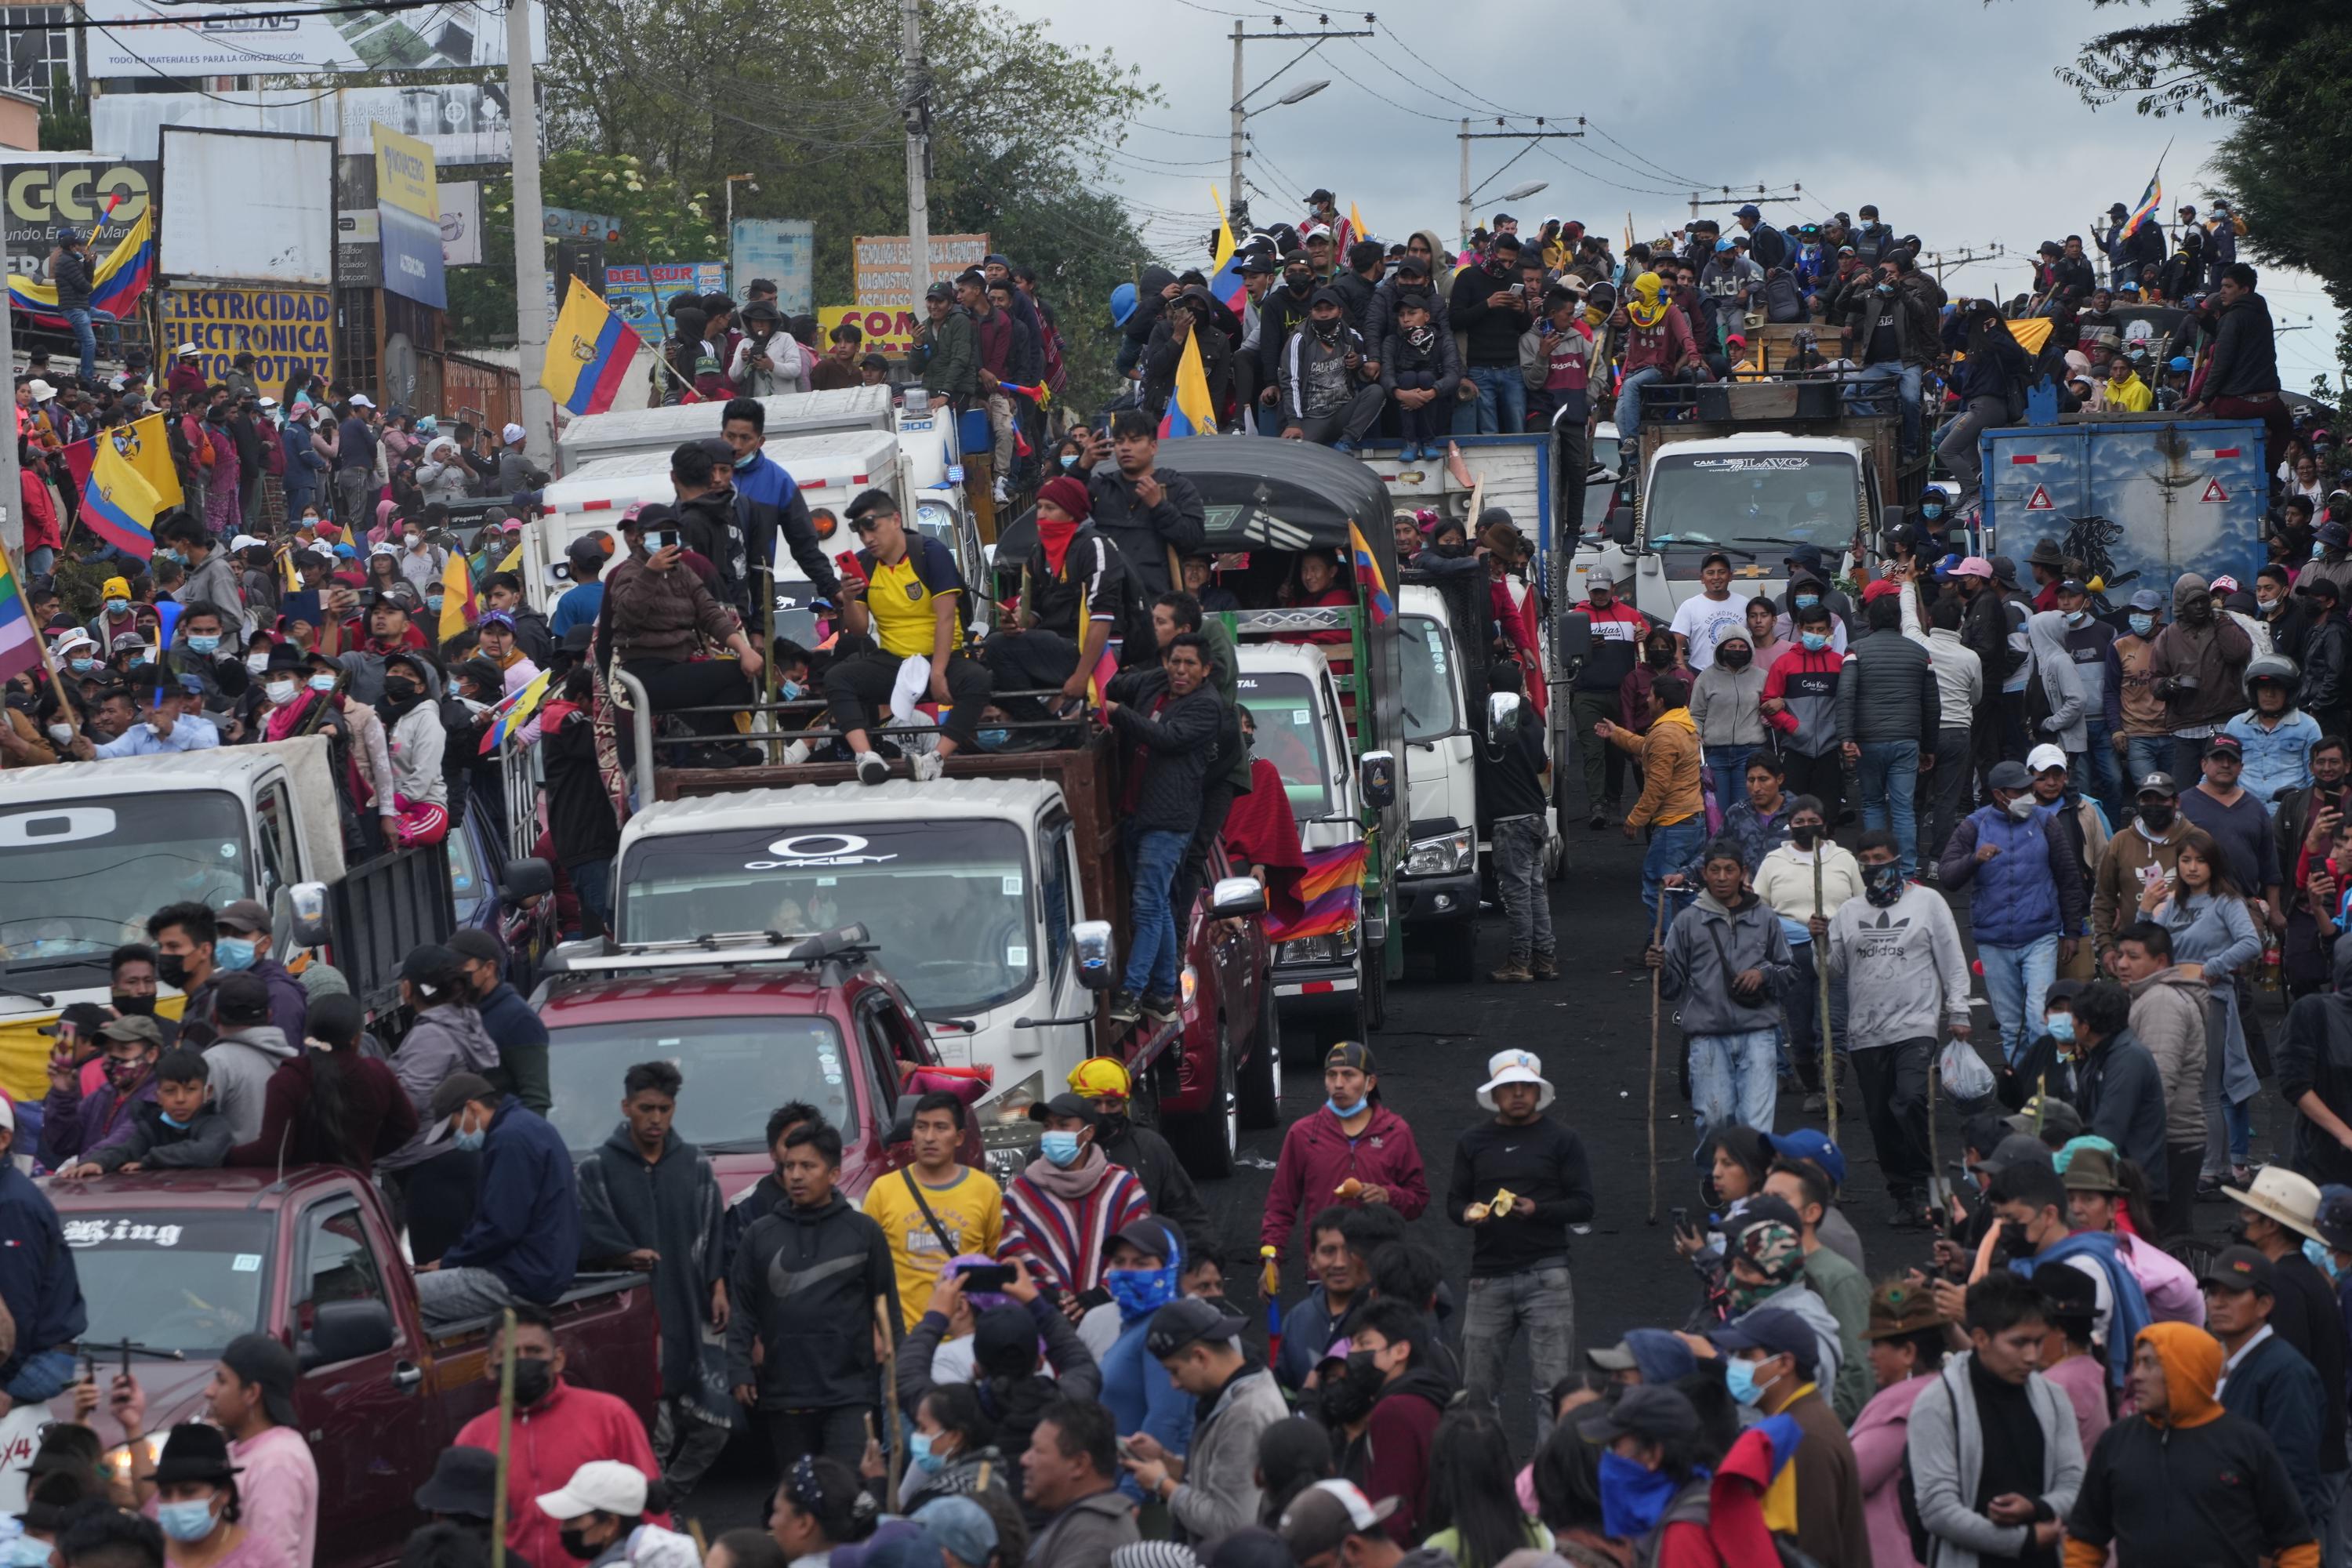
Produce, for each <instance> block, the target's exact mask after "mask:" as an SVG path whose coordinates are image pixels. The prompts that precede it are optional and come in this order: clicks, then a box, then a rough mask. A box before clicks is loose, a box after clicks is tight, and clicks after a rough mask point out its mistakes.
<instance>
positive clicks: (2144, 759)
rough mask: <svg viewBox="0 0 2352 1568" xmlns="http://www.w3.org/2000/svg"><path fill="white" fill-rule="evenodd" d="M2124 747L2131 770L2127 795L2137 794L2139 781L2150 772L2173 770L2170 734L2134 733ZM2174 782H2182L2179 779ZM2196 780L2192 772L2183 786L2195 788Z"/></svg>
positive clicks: (2118, 824) (2125, 790) (2125, 781)
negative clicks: (2187, 782)
mask: <svg viewBox="0 0 2352 1568" xmlns="http://www.w3.org/2000/svg"><path fill="white" fill-rule="evenodd" d="M2124 747H2125V751H2124V761H2125V762H2126V763H2128V764H2129V765H2130V770H2131V771H2130V776H2129V777H2127V778H2126V779H2125V780H2124V793H2125V794H2126V795H2135V796H2136V795H2138V794H2139V781H2140V780H2142V779H2144V778H2146V777H2147V775H2148V774H2150V773H2170V772H2171V771H2172V737H2171V736H2169V735H2133V736H2131V737H2129V738H2128V739H2127V740H2126V742H2125V743H2124ZM2173 782H2174V783H2175V784H2179V783H2180V781H2179V779H2175V780H2174V781H2173ZM2195 782H2196V775H2194V774H2192V775H2190V782H2189V784H2183V785H2181V787H2182V788H2184V789H2187V788H2193V787H2194V785H2195ZM2116 826H2118V827H2120V826H2123V825H2122V823H2121V822H2120V821H2118V822H2117V823H2116Z"/></svg>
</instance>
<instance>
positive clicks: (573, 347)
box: [539, 278, 644, 414]
mask: <svg viewBox="0 0 2352 1568" xmlns="http://www.w3.org/2000/svg"><path fill="white" fill-rule="evenodd" d="M643 346H644V340H643V339H641V338H639V337H638V336H637V334H636V333H635V331H633V330H631V329H630V328H629V327H628V326H627V325H626V324H625V323H624V322H623V321H622V320H621V319H620V318H619V317H618V316H615V315H614V314H613V311H612V308H611V307H610V306H608V305H606V304H605V303H604V300H602V299H600V298H598V297H597V294H596V291H595V290H594V289H591V288H589V287H588V285H587V284H585V283H583V282H582V281H581V280H580V279H577V278H574V279H572V286H571V288H570V289H569V290H567V291H566V293H565V294H564V297H563V309H562V310H561V311H559V312H558V313H557V315H556V318H555V330H554V331H551V332H550V333H549V334H548V335H547V363H546V364H545V365H543V366H541V370H540V373H539V384H540V385H541V386H543V387H545V388H547V390H548V391H549V393H550V394H551V395H553V396H554V398H555V401H556V402H558V403H560V404H562V405H563V406H564V407H565V408H568V409H570V410H571V411H572V413H573V414H602V413H603V412H604V410H606V409H607V408H610V407H611V406H613V399H614V396H615V395H618V394H619V392H620V390H621V382H622V380H623V379H624V378H625V377H626V376H627V374H629V363H630V362H631V361H633V360H635V358H636V357H637V350H638V349H640V348H642V347H643Z"/></svg>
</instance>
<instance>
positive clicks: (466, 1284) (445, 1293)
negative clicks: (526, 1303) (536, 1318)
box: [416, 1268, 514, 1331]
mask: <svg viewBox="0 0 2352 1568" xmlns="http://www.w3.org/2000/svg"><path fill="white" fill-rule="evenodd" d="M513 1302H514V1292H513V1291H511V1290H509V1289H507V1282H506V1281H505V1280H504V1279H500V1278H499V1275H498V1274H497V1272H496V1271H495V1270H492V1269H488V1268H436V1269H434V1270H433V1271H432V1272H431V1273H429V1274H419V1275H418V1276H417V1277H416V1310H418V1311H419V1312H421V1313H423V1314H424V1317H425V1328H426V1329H427V1330H428V1331H430V1330H437V1329H442V1328H446V1327H447V1326H448V1325H450V1324H453V1323H462V1322H465V1321H467V1320H469V1319H473V1318H487V1317H488V1316H489V1315H490V1314H491V1313H492V1312H495V1311H497V1310H499V1309H500V1308H502V1307H507V1306H510V1305H512V1304H513Z"/></svg>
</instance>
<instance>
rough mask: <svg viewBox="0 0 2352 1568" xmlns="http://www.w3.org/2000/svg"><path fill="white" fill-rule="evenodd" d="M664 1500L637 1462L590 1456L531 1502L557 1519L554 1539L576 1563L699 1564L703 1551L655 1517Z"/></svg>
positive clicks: (694, 1567) (631, 1567)
mask: <svg viewBox="0 0 2352 1568" xmlns="http://www.w3.org/2000/svg"><path fill="white" fill-rule="evenodd" d="M659 1501H660V1499H659V1498H656V1496H655V1495H654V1489H653V1483H652V1482H650V1481H648V1480H647V1479H646V1473H645V1472H644V1471H643V1470H640V1469H638V1468H636V1467H635V1465H630V1464H625V1463H623V1462H622V1461H620V1460H618V1459H591V1460H590V1461H588V1462H587V1463H586V1464H584V1465H582V1466H581V1467H580V1468H578V1469H576V1470H574V1471H572V1479H569V1480H568V1481H566V1482H564V1484H563V1485H562V1487H560V1488H558V1489H556V1490H554V1491H551V1492H547V1493H544V1494H542V1495H541V1496H539V1497H536V1498H534V1499H532V1500H531V1504H532V1507H533V1508H534V1509H536V1510H538V1511H539V1512H540V1513H541V1514H543V1515H545V1516H546V1517H547V1518H548V1519H550V1520H551V1521H554V1523H555V1525H556V1540H557V1541H558V1542H559V1543H561V1545H562V1548H563V1552H564V1556H565V1557H566V1558H567V1559H569V1560H570V1561H572V1562H574V1563H590V1564H592V1565H594V1568H604V1565H607V1564H627V1565H628V1568H698V1565H699V1563H700V1562H701V1553H700V1552H699V1551H698V1549H697V1548H696V1546H695V1544H694V1541H693V1539H692V1538H691V1537H689V1536H684V1535H680V1534H678V1533H677V1531H674V1530H665V1529H664V1528H662V1527H661V1526H660V1525H658V1524H656V1523H654V1522H653V1521H652V1515H651V1513H650V1512H649V1511H648V1510H649V1508H650V1507H651V1506H652V1505H655V1504H657V1503H658V1502H659Z"/></svg>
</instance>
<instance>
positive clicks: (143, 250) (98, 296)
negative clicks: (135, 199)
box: [8, 207, 155, 329]
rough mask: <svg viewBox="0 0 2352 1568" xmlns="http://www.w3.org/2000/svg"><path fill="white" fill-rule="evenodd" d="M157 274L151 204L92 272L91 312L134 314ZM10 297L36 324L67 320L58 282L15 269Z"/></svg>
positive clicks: (57, 323)
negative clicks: (26, 275) (60, 306)
mask: <svg viewBox="0 0 2352 1568" xmlns="http://www.w3.org/2000/svg"><path fill="white" fill-rule="evenodd" d="M154 276H155V213H154V209H153V208H152V207H150V208H149V209H148V210H147V212H146V213H144V214H143V215H142V216H141V217H140V219H139V221H138V222H137V223H134V224H132V225H131V229H130V232H129V233H127V234H125V235H124V236H123V237H122V240H121V243H120V244H118V245H117V246H116V247H114V249H113V250H112V251H110V253H109V254H108V256H107V258H106V259H105V260H104V261H101V262H100V263H99V265H98V270H97V271H96V272H95V273H93V274H91V277H90V290H89V309H90V313H91V314H92V315H98V316H110V317H112V318H113V319H114V320H116V321H121V320H123V319H124V318H126V317H128V316H130V315H131V314H133V313H134V310H135V308H136V306H137V305H138V303H139V296H140V295H141V294H142V293H144V292H145V291H146V289H147V285H148V284H149V283H150V282H152V280H153V279H154ZM8 300H9V303H11V304H12V305H14V306H16V309H18V310H22V311H24V312H25V313H26V315H28V316H30V317H32V319H33V321H34V322H35V324H36V325H38V326H45V327H57V328H60V329H62V328H63V327H64V326H65V324H66V318H65V313H64V312H63V311H61V310H58V286H57V285H56V284H54V283H39V282H36V281H35V280H33V279H30V278H18V277H16V276H15V275H14V274H13V273H12V274H11V275H10V276H9V279H8Z"/></svg>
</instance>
